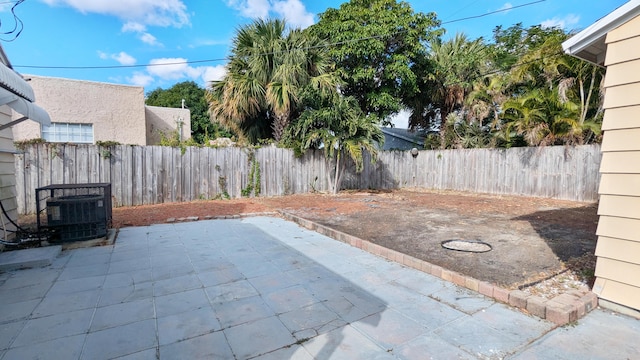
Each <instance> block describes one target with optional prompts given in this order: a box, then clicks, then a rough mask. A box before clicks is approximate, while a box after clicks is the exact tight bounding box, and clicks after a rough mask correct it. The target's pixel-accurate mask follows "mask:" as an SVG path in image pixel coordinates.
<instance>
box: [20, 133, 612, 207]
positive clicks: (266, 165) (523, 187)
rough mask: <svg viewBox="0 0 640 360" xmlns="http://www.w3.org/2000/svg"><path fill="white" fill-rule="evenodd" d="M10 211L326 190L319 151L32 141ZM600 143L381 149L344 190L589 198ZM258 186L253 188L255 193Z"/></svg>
mask: <svg viewBox="0 0 640 360" xmlns="http://www.w3.org/2000/svg"><path fill="white" fill-rule="evenodd" d="M15 159H16V161H15V164H16V191H17V200H18V211H19V212H20V213H21V214H26V213H33V212H35V189H36V188H38V187H42V186H46V185H49V184H74V183H99V182H109V183H111V186H112V195H113V205H114V206H132V205H145V204H159V203H165V202H181V201H192V200H197V199H214V198H225V197H231V198H236V197H241V196H256V193H255V190H253V189H252V188H251V187H250V184H252V183H254V182H256V181H258V182H259V183H260V186H259V193H258V194H257V195H258V196H278V195H288V194H298V193H308V192H312V191H326V190H327V189H328V186H327V172H328V171H330V170H331V168H330V167H329V166H327V164H326V163H325V159H324V154H323V153H322V152H321V151H315V152H314V151H309V152H308V153H306V154H305V155H304V156H302V157H299V158H298V157H295V156H294V154H293V152H292V151H291V150H288V149H281V148H277V147H274V146H268V147H263V148H259V149H255V150H250V149H244V148H235V147H231V148H217V149H216V148H206V147H203V148H198V147H188V148H186V149H180V148H171V147H161V146H129V145H117V146H111V147H108V148H106V147H99V146H96V145H69V144H35V145H29V146H27V147H25V148H24V151H23V153H20V154H17V155H16V158H15ZM599 166H600V146H599V145H587V146H576V147H542V148H513V149H466V150H430V151H426V150H425V151H420V152H419V154H418V156H417V157H415V158H414V157H413V156H411V154H410V153H409V152H408V151H385V152H382V153H380V156H379V158H378V161H377V162H376V163H375V164H371V163H370V162H368V161H367V162H365V168H364V170H363V171H362V172H361V173H359V174H356V173H355V172H354V166H353V164H352V163H350V164H349V165H348V171H347V174H346V175H345V179H344V181H343V184H342V188H344V189H396V188H407V187H418V188H427V189H452V190H462V191H473V192H480V193H491V194H511V195H527V196H538V197H550V198H556V199H567V200H577V201H596V200H597V186H598V181H599V174H598V169H599ZM256 188H257V187H256Z"/></svg>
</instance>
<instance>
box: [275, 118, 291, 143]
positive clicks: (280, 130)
mask: <svg viewBox="0 0 640 360" xmlns="http://www.w3.org/2000/svg"><path fill="white" fill-rule="evenodd" d="M288 125H289V116H288V115H287V114H275V116H274V117H273V124H272V125H271V128H272V129H273V139H274V140H275V141H276V142H277V141H280V139H282V135H283V134H284V131H285V129H286V128H287V126H288Z"/></svg>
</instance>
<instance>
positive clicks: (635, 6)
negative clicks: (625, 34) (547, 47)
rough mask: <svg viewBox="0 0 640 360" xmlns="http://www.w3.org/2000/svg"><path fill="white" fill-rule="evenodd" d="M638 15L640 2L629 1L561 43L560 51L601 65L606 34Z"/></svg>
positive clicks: (639, 13)
mask: <svg viewBox="0 0 640 360" xmlns="http://www.w3.org/2000/svg"><path fill="white" fill-rule="evenodd" d="M585 6H586V5H585ZM638 15H640V0H630V1H629V2H627V3H626V4H624V5H622V6H620V7H619V8H617V9H615V10H614V11H613V12H611V13H610V14H608V15H606V16H605V17H603V18H601V19H600V20H598V21H596V22H595V23H593V24H591V25H590V26H589V27H587V28H586V29H584V30H582V31H580V32H579V33H577V34H575V35H574V36H572V37H571V38H569V39H567V40H566V41H565V42H563V43H562V49H563V50H564V52H565V53H567V54H569V55H573V56H576V57H578V58H581V59H584V60H587V61H590V62H592V63H595V64H597V65H602V64H603V63H604V54H605V52H606V50H607V49H606V44H605V38H606V36H607V33H609V32H610V31H611V30H614V29H616V28H618V27H619V26H620V25H622V24H624V23H626V22H627V21H629V20H631V19H633V18H634V17H636V16H638Z"/></svg>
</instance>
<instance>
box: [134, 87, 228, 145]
mask: <svg viewBox="0 0 640 360" xmlns="http://www.w3.org/2000/svg"><path fill="white" fill-rule="evenodd" d="M204 94H205V90H204V89H203V88H201V87H200V86H198V84H196V83H195V82H193V81H184V82H180V83H177V84H175V85H173V86H172V87H170V88H168V89H162V88H157V89H155V90H153V91H150V92H149V93H147V98H146V99H145V104H147V105H150V106H163V107H172V108H179V107H182V100H183V99H184V105H185V106H186V107H187V108H188V109H189V111H190V112H191V136H192V137H193V139H194V140H195V141H196V142H198V143H200V144H202V143H204V142H205V141H206V140H208V139H215V138H216V137H218V136H230V134H229V133H228V132H226V131H224V130H223V129H220V128H219V127H218V126H216V125H215V124H213V123H212V122H211V120H210V119H209V115H208V113H207V111H208V105H207V101H206V99H205V96H204Z"/></svg>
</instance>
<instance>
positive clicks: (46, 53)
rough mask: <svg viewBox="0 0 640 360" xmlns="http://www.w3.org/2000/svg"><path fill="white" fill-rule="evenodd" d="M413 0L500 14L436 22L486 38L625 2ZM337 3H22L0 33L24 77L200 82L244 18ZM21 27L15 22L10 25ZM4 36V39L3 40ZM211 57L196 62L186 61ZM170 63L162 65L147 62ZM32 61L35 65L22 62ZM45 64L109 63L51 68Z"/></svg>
mask: <svg viewBox="0 0 640 360" xmlns="http://www.w3.org/2000/svg"><path fill="white" fill-rule="evenodd" d="M533 1H536V0H499V1H491V0H412V1H408V2H409V3H410V4H411V6H412V7H413V8H414V10H415V11H421V12H430V11H433V12H435V13H436V14H437V15H438V18H439V19H440V20H441V21H443V22H447V21H453V20H457V19H461V18H465V17H470V16H477V15H483V14H487V13H489V12H492V11H496V10H499V9H510V10H509V11H505V12H501V13H497V14H493V15H488V16H485V17H482V18H479V19H473V20H465V21H455V22H451V23H449V24H445V25H443V27H444V28H445V29H446V30H447V35H448V36H451V35H454V34H455V33H456V32H464V33H466V34H467V35H469V36H470V37H472V38H476V37H480V36H483V37H485V38H490V37H491V33H492V29H493V28H494V27H495V26H497V25H503V26H505V27H508V26H511V25H513V24H515V23H518V22H522V23H523V24H524V25H525V26H529V25H536V24H543V25H545V26H561V27H563V28H565V29H567V30H574V29H582V28H585V27H587V26H589V25H590V24H591V23H593V22H594V21H596V20H598V19H599V18H601V17H603V16H605V15H606V14H608V13H609V12H611V11H613V10H614V9H615V8H617V7H619V6H620V5H622V4H624V3H625V2H626V1H625V0H587V1H585V0H546V1H543V2H539V3H536V4H532V5H527V6H524V7H520V8H516V7H518V6H520V5H523V4H527V3H531V2H533ZM14 3H15V1H13V2H9V1H6V0H0V21H1V23H0V32H2V33H6V32H10V31H11V30H12V29H13V28H14V25H16V21H15V20H14V17H13V15H12V13H11V7H12V6H13V5H14ZM341 3H342V1H336V0H333V1H331V0H330V1H317V0H315V1H310V0H190V1H189V0H26V1H23V2H21V3H19V4H18V5H17V6H16V7H15V14H16V16H17V18H18V19H19V20H20V21H21V22H22V24H23V27H22V32H21V33H20V34H19V36H18V37H15V33H13V34H4V35H1V36H0V39H2V40H3V41H2V46H3V47H4V49H5V52H6V53H7V55H8V57H9V59H10V61H11V63H12V64H13V65H14V68H15V69H16V70H17V71H18V72H20V73H23V74H34V75H42V76H53V77H64V78H71V79H80V80H92V81H102V82H110V83H117V84H128V85H138V86H144V88H145V92H148V91H151V90H153V89H156V88H158V87H161V88H168V87H170V86H172V85H173V84H175V83H177V82H180V81H185V80H193V81H196V82H197V83H199V84H200V85H202V86H204V85H205V84H206V82H207V81H210V80H216V79H219V78H220V77H221V76H223V75H224V65H225V61H224V58H225V57H226V56H227V54H228V50H229V45H230V41H231V38H232V37H233V35H234V31H235V29H236V28H237V27H238V26H240V25H242V24H245V23H247V22H250V21H251V20H252V19H253V18H257V17H261V18H266V17H272V18H275V17H277V18H286V19H287V21H288V23H289V24H290V25H292V26H296V27H303V28H304V27H307V26H309V25H311V24H313V23H314V22H315V21H317V19H318V17H317V14H319V13H321V12H323V11H325V10H326V9H327V8H329V7H333V8H338V7H339V6H340V4H341ZM18 28H20V26H18ZM7 40H12V41H7ZM201 60H213V61H205V62H198V63H189V64H187V63H185V61H201ZM162 63H178V64H173V65H166V66H147V65H148V64H162ZM121 65H126V66H136V67H124V68H117V66H121ZM26 66H35V67H26ZM39 66H41V67H51V66H64V67H82V66H86V67H93V66H114V68H109V69H51V68H39Z"/></svg>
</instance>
